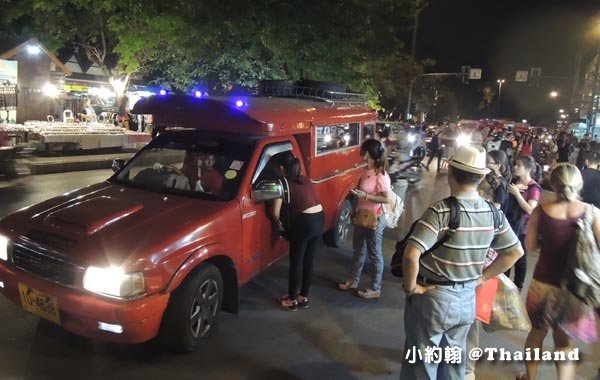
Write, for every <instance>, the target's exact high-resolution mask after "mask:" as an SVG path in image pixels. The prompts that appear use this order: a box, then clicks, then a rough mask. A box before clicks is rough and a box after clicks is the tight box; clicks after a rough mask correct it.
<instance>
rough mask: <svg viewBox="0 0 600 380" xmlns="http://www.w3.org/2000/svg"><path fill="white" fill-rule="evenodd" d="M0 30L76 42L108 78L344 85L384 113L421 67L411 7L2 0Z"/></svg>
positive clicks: (223, 87)
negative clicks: (406, 42) (408, 40)
mask: <svg viewBox="0 0 600 380" xmlns="http://www.w3.org/2000/svg"><path fill="white" fill-rule="evenodd" d="M5 3H6V5H5V9H6V11H4V13H3V18H4V21H5V23H6V24H8V25H12V26H13V27H14V26H19V28H20V32H21V33H25V34H30V35H35V36H37V37H38V38H40V39H41V40H42V41H43V42H44V43H45V44H47V46H49V47H51V48H55V49H56V48H59V47H61V46H65V45H69V44H72V45H73V46H74V47H76V48H77V49H82V50H83V51H84V52H85V54H86V56H87V57H88V58H89V59H90V60H91V61H92V62H95V63H97V64H98V65H99V66H100V67H102V69H103V70H104V71H105V72H106V73H107V75H109V76H122V75H132V74H136V75H137V76H142V77H145V78H147V79H152V80H154V81H156V82H160V83H161V84H165V85H168V86H170V87H172V88H174V89H177V90H181V91H187V90H189V89H191V88H194V87H201V88H205V89H207V90H208V91H209V92H213V93H222V92H227V91H229V90H230V89H232V88H234V87H245V88H251V87H254V86H255V84H256V81H257V80H260V79H289V78H292V79H301V78H305V79H314V80H326V81H334V82H340V83H344V84H347V85H348V86H349V87H350V88H351V89H352V90H355V91H361V92H365V93H367V94H368V95H369V96H370V98H371V99H372V101H373V104H374V105H381V106H382V107H384V108H387V109H393V108H398V107H400V106H401V104H402V102H404V104H405V101H406V100H405V99H406V94H407V92H408V83H409V82H410V79H411V78H412V77H413V76H414V75H416V74H417V73H420V72H422V68H423V65H422V64H420V63H417V62H415V61H414V60H413V59H411V58H410V57H408V56H407V55H406V54H404V53H402V49H403V41H402V36H403V35H404V34H403V33H405V32H406V31H407V30H408V29H409V28H410V27H411V26H412V17H413V14H414V12H415V10H416V6H417V5H418V1H417V2H415V1H414V0H378V1H362V0H335V1H322V0H303V1H298V0H255V1H252V2H248V1H242V0H230V1H222V0H203V1H193V0H173V1H164V0H161V1H159V0H144V1H139V0H137V1H136V0H5Z"/></svg>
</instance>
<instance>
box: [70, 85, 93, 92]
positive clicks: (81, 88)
mask: <svg viewBox="0 0 600 380" xmlns="http://www.w3.org/2000/svg"><path fill="white" fill-rule="evenodd" d="M87 90H88V86H85V85H82V84H65V91H71V92H87Z"/></svg>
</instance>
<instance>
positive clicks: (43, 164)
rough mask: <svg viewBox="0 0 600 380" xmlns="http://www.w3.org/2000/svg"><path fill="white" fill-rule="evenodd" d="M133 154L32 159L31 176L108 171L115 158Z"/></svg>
mask: <svg viewBox="0 0 600 380" xmlns="http://www.w3.org/2000/svg"><path fill="white" fill-rule="evenodd" d="M132 155H133V154H131V153H127V154H115V155H111V156H108V157H107V156H103V157H94V156H75V157H70V158H65V157H61V158H60V159H52V158H50V159H34V160H30V161H29V164H28V166H29V169H30V170H31V174H33V175H36V174H55V173H65V172H77V171H85V170H101V169H110V168H111V167H112V162H113V160H114V159H115V158H120V159H125V160H127V159H129V158H130V157H131V156H132Z"/></svg>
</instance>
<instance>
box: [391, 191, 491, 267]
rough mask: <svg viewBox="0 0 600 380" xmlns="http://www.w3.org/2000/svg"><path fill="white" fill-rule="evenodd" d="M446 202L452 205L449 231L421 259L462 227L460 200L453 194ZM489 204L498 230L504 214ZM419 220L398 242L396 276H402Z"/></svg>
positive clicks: (395, 263)
mask: <svg viewBox="0 0 600 380" xmlns="http://www.w3.org/2000/svg"><path fill="white" fill-rule="evenodd" d="M444 203H446V204H447V205H448V206H450V220H449V221H448V227H449V230H448V233H446V234H445V235H444V236H442V238H441V239H440V240H438V241H437V242H436V243H435V244H434V245H433V246H432V247H431V248H429V249H428V250H426V251H425V252H423V253H422V254H421V257H420V258H419V259H421V258H423V257H424V256H426V255H428V254H430V253H431V252H433V251H435V250H436V249H438V248H439V247H440V246H441V245H442V244H444V243H445V242H447V241H448V240H450V238H451V237H452V236H453V235H454V233H455V232H456V229H457V228H458V227H460V203H458V200H457V199H456V198H455V197H452V196H450V197H448V198H445V199H444ZM487 204H488V205H489V206H490V209H491V210H492V214H493V215H494V230H497V229H498V228H500V224H501V223H502V216H501V214H500V212H499V211H498V209H497V208H496V206H494V205H493V204H492V203H490V202H487ZM418 222H419V219H417V220H415V221H414V222H413V224H412V225H411V226H410V229H409V230H408V233H407V234H406V235H405V236H404V239H402V240H400V241H398V242H397V243H396V250H395V252H394V255H393V256H392V263H391V267H392V275H394V276H396V277H402V259H403V258H404V251H405V250H406V246H407V245H408V238H409V237H410V236H411V235H412V233H413V232H414V229H415V227H416V225H417V223H418Z"/></svg>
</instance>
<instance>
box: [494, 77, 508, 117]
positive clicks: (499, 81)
mask: <svg viewBox="0 0 600 380" xmlns="http://www.w3.org/2000/svg"><path fill="white" fill-rule="evenodd" d="M496 82H497V83H498V116H500V96H501V95H502V83H504V82H506V80H504V79H502V78H500V79H497V80H496Z"/></svg>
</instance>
